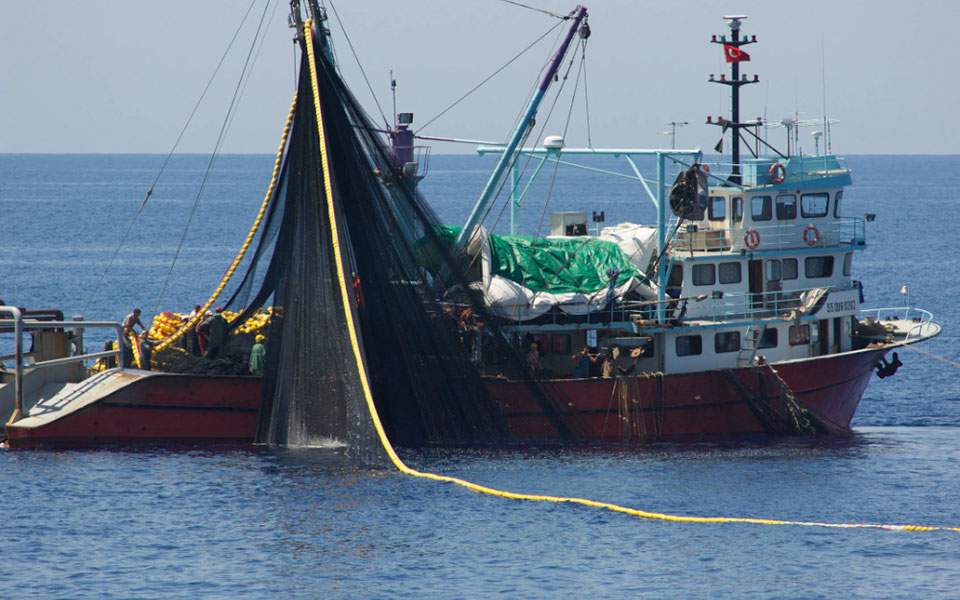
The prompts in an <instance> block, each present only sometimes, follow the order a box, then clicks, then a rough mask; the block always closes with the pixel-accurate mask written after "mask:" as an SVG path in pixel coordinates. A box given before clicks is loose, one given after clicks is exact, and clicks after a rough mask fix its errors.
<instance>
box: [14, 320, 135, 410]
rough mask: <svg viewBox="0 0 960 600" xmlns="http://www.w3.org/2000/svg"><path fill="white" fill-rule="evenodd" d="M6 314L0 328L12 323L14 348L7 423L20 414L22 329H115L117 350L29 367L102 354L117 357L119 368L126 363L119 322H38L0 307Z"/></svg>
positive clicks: (39, 363)
mask: <svg viewBox="0 0 960 600" xmlns="http://www.w3.org/2000/svg"><path fill="white" fill-rule="evenodd" d="M4 314H9V315H11V316H12V317H13V318H9V319H4V318H0V329H2V327H3V325H5V324H6V325H10V324H12V325H13V331H14V337H15V339H14V348H15V353H14V355H13V357H12V358H13V359H14V410H13V414H11V415H10V420H9V421H7V424H8V425H9V424H11V423H15V422H16V421H18V420H20V419H21V418H22V416H23V369H24V364H23V357H24V354H25V353H24V352H23V331H24V328H25V327H26V328H29V329H30V330H38V329H62V328H64V327H83V328H84V329H87V328H91V327H100V328H110V329H115V330H116V332H117V349H116V350H108V351H103V352H92V353H89V354H78V355H74V356H67V357H63V358H54V359H50V360H43V361H35V362H34V363H33V365H32V367H33V368H46V367H54V366H58V365H65V364H72V363H78V362H79V363H82V362H83V361H84V360H89V359H94V358H102V357H106V356H114V355H116V357H117V365H119V368H120V369H121V370H122V369H123V368H124V367H125V366H126V365H125V364H124V360H123V325H121V324H120V323H117V322H116V321H83V320H71V321H65V320H62V319H61V320H59V321H46V320H44V321H40V320H37V319H25V318H24V311H21V310H20V309H19V308H17V307H15V306H0V315H4Z"/></svg>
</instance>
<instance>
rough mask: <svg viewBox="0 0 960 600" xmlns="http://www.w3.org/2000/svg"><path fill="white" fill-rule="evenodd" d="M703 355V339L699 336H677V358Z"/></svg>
mask: <svg viewBox="0 0 960 600" xmlns="http://www.w3.org/2000/svg"><path fill="white" fill-rule="evenodd" d="M697 354H703V339H702V338H701V337H700V336H699V335H680V336H677V356H696V355H697Z"/></svg>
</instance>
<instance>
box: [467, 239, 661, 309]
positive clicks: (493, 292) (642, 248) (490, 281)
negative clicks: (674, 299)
mask: <svg viewBox="0 0 960 600" xmlns="http://www.w3.org/2000/svg"><path fill="white" fill-rule="evenodd" d="M655 235H656V229H653V228H650V227H643V226H640V225H634V224H632V223H623V224H620V225H617V226H614V227H607V228H605V229H604V230H603V231H602V233H601V235H600V236H599V238H595V239H599V240H602V241H605V242H610V243H613V244H615V245H616V246H618V247H619V248H620V250H621V251H622V253H623V255H624V257H625V258H626V259H627V260H629V262H630V263H631V264H632V265H633V266H634V267H636V269H637V271H639V272H640V273H643V272H644V271H645V269H646V267H647V265H649V263H650V260H651V257H652V256H653V254H654V253H655V251H656V245H655V244H656V242H655V239H654V238H655ZM565 239H570V238H565ZM574 239H579V238H574ZM470 248H471V250H473V251H476V250H480V255H481V259H482V265H483V282H482V286H483V293H484V297H485V299H486V303H487V306H489V307H490V310H491V312H493V313H494V314H496V315H498V316H500V317H503V318H506V319H510V320H515V321H529V320H531V319H536V318H537V317H540V316H542V315H544V314H546V313H547V312H548V311H550V310H551V309H553V308H554V307H556V308H557V309H559V310H561V311H563V312H564V313H566V314H568V315H585V314H588V313H591V312H595V311H599V310H603V309H604V308H605V307H606V306H608V302H609V300H610V299H611V296H612V298H614V299H619V298H622V297H623V296H624V295H625V294H627V293H629V292H634V293H636V294H638V295H640V296H641V297H644V298H654V297H656V292H655V290H653V289H652V288H651V287H650V285H648V284H647V283H646V282H645V281H642V280H641V279H640V278H638V277H630V278H629V279H627V280H626V281H624V282H621V283H620V285H618V286H616V287H614V288H613V290H612V291H611V290H610V287H609V285H607V286H602V287H599V288H598V289H595V290H591V291H578V292H565V293H551V292H548V291H543V290H532V289H530V288H528V287H525V286H524V285H522V284H520V283H518V282H516V281H514V280H512V279H509V278H507V277H503V276H501V275H496V274H494V273H492V255H491V249H490V239H489V235H488V233H487V231H486V230H484V229H482V228H480V229H478V231H477V233H476V234H474V237H473V239H472V240H471V242H470Z"/></svg>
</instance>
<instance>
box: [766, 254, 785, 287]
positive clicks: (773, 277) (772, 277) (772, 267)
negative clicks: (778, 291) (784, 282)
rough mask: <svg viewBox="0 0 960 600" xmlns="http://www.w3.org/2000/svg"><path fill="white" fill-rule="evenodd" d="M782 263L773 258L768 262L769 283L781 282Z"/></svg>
mask: <svg viewBox="0 0 960 600" xmlns="http://www.w3.org/2000/svg"><path fill="white" fill-rule="evenodd" d="M782 275H783V274H782V272H781V263H780V259H778V258H771V259H770V260H768V261H767V281H780V279H781V277H782Z"/></svg>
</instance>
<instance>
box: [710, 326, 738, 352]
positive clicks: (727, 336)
mask: <svg viewBox="0 0 960 600" xmlns="http://www.w3.org/2000/svg"><path fill="white" fill-rule="evenodd" d="M713 351H714V352H716V353H717V354H725V353H727V352H739V351H740V332H739V331H723V332H721V333H717V334H715V335H714V336H713Z"/></svg>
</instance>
